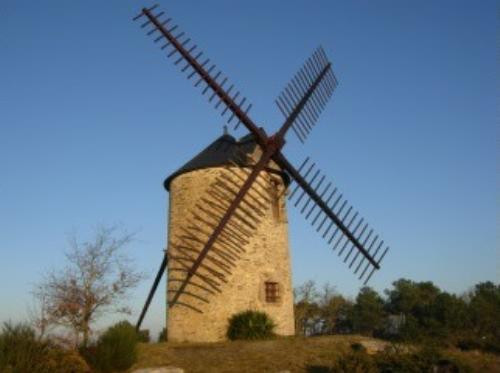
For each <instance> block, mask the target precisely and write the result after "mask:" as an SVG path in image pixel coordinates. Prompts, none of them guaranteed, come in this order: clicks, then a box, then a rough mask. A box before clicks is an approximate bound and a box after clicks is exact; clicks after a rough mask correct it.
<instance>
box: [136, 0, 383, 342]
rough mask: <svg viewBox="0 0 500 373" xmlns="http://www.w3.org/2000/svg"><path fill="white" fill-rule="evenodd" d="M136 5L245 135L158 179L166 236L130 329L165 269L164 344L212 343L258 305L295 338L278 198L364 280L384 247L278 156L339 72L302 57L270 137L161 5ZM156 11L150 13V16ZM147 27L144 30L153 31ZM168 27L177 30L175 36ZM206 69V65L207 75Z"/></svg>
mask: <svg viewBox="0 0 500 373" xmlns="http://www.w3.org/2000/svg"><path fill="white" fill-rule="evenodd" d="M156 7H157V6H153V7H151V8H143V9H142V11H141V13H140V14H139V15H138V16H136V17H135V20H138V19H141V18H142V19H145V22H144V23H142V25H141V27H143V28H145V27H150V29H149V31H148V32H147V34H148V35H153V37H154V42H155V43H157V42H160V41H161V42H162V43H161V44H162V45H161V49H162V50H163V49H167V48H168V49H167V57H169V58H170V57H174V56H175V58H174V59H175V65H179V64H181V71H182V72H185V73H186V74H187V78H188V79H191V78H193V77H196V83H195V84H194V85H195V87H198V86H200V84H202V87H203V89H202V94H203V95H205V94H206V93H208V95H207V96H208V97H209V99H208V100H209V102H212V101H214V99H215V108H216V109H219V107H220V106H222V109H221V110H222V112H221V114H222V116H224V115H225V114H226V113H229V114H228V116H229V118H228V120H227V122H228V123H231V122H232V121H233V120H234V121H235V122H236V125H235V127H234V130H237V129H238V126H239V125H240V124H243V126H244V127H246V129H247V130H248V132H249V135H247V136H246V137H244V138H242V139H240V140H239V141H237V140H236V139H235V138H233V137H231V136H229V135H224V136H222V137H221V138H219V139H217V140H216V141H215V142H214V143H213V144H211V145H210V146H209V147H207V148H206V149H205V150H204V151H202V152H201V153H200V154H199V155H198V156H196V157H195V158H194V159H192V160H191V161H190V162H188V163H187V164H185V165H184V166H183V167H182V168H181V169H180V170H178V171H177V172H175V173H173V174H172V175H171V176H170V177H169V178H167V180H166V181H165V187H166V188H167V190H169V191H170V222H169V243H168V250H167V251H166V253H165V255H164V257H163V261H162V263H161V265H160V268H159V270H158V273H157V275H156V278H155V280H154V283H153V286H152V288H151V291H150V293H149V295H148V298H147V300H146V304H145V305H144V308H143V310H142V312H141V315H140V317H139V320H138V322H137V325H136V327H137V328H140V325H141V323H142V320H143V318H144V315H145V313H146V312H147V309H148V307H149V304H150V302H151V299H152V297H153V295H154V293H155V291H156V288H157V287H158V284H159V282H160V279H161V277H162V275H163V273H165V269H166V268H167V265H168V281H167V282H168V284H167V287H168V289H167V291H168V297H167V298H168V309H169V311H168V313H169V317H168V327H169V339H172V340H185V341H215V340H219V339H222V338H224V335H225V331H226V327H227V320H228V318H229V317H230V316H231V315H233V314H234V313H236V312H239V311H243V310H247V309H249V308H250V309H252V308H253V309H257V310H264V311H266V312H267V313H268V314H269V315H270V316H271V317H272V318H273V319H274V322H275V323H276V324H277V330H276V331H277V333H278V334H282V335H289V334H293V332H294V326H293V308H292V305H293V299H292V289H291V279H290V277H291V274H290V255H289V247H288V239H287V222H286V211H285V203H284V195H285V189H287V188H288V187H289V184H291V183H294V186H293V190H291V192H290V193H288V200H289V201H291V202H294V206H295V207H298V208H299V209H300V212H301V213H302V214H303V215H304V216H305V219H306V220H308V221H309V222H310V223H311V225H312V226H313V227H314V228H315V230H316V232H318V233H319V234H320V235H321V236H322V238H323V239H324V240H325V241H326V242H327V244H328V246H329V247H330V249H331V250H332V252H335V253H337V254H338V256H339V257H341V258H342V259H343V261H344V263H346V264H347V265H348V266H349V268H352V270H353V272H354V274H358V273H359V279H360V280H361V279H363V280H364V283H365V284H366V283H367V282H368V281H369V280H370V278H371V277H372V275H373V274H374V273H375V271H376V270H378V269H380V263H381V261H382V259H383V258H384V257H385V255H386V254H387V252H388V250H389V247H388V246H386V245H384V241H383V240H381V239H380V237H379V235H378V234H375V233H374V230H373V229H372V228H371V227H369V225H368V223H366V222H365V220H364V218H362V217H360V216H359V214H358V212H357V211H356V210H355V209H354V208H353V206H351V205H350V204H349V203H348V201H347V199H345V198H344V195H343V194H342V193H340V192H339V191H338V188H337V187H335V186H334V185H333V183H332V182H326V181H325V178H326V176H325V175H322V172H321V170H319V169H317V168H316V163H314V162H312V163H310V162H309V158H306V159H305V161H304V162H303V163H302V164H301V166H300V167H298V168H295V167H294V165H293V164H292V163H291V162H290V161H289V160H288V158H287V157H286V156H285V154H284V153H283V149H284V146H285V143H286V141H287V134H288V133H289V131H290V130H291V131H293V132H294V133H295V135H296V136H297V138H298V140H299V141H300V142H302V143H303V142H304V141H305V140H306V139H307V137H308V135H309V134H310V132H311V131H312V129H313V127H314V126H315V124H316V122H317V120H318V118H319V114H320V113H321V111H322V110H323V109H324V107H325V105H326V103H327V102H328V100H329V98H330V97H331V96H332V94H333V91H334V90H335V88H336V87H337V84H338V82H337V79H336V77H335V75H334V74H333V71H332V65H331V63H330V61H329V60H328V58H327V56H326V54H325V52H324V51H323V49H322V48H318V49H317V50H316V51H315V52H314V53H313V54H312V56H311V57H310V58H309V59H308V60H307V61H306V62H305V63H304V65H303V66H302V67H301V69H300V70H299V71H298V73H297V74H296V75H295V76H294V78H293V79H292V80H291V82H290V83H289V84H288V85H287V86H286V88H285V89H284V90H283V92H282V93H281V95H280V96H279V97H278V99H277V100H276V105H277V106H278V109H279V110H280V111H281V113H282V114H283V116H284V118H285V119H284V122H283V124H282V125H281V126H280V127H279V130H278V131H277V132H276V133H274V134H273V135H268V134H267V133H266V132H265V131H264V130H263V129H262V128H260V127H259V126H257V125H256V124H255V122H254V121H253V120H252V119H251V118H250V117H249V115H248V112H249V110H250V108H251V106H252V105H250V104H248V103H247V102H246V101H247V100H246V98H245V97H243V98H242V97H240V92H239V91H236V90H234V91H236V93H235V92H234V91H233V88H234V85H229V83H228V82H227V80H228V79H227V78H226V77H224V75H223V74H222V72H221V71H217V70H216V69H215V67H216V65H215V64H212V63H210V59H208V58H205V57H202V55H203V52H198V51H197V50H196V49H197V45H192V44H191V39H190V38H188V37H186V36H185V34H184V32H179V31H178V30H177V31H175V30H176V29H177V25H173V26H172V25H171V24H170V22H171V18H167V19H166V20H163V19H161V17H163V16H164V15H165V12H163V11H161V12H159V13H156V14H153V10H154V9H156ZM155 12H156V11H155ZM151 26H152V27H151ZM174 31H175V34H174ZM214 70H215V71H214Z"/></svg>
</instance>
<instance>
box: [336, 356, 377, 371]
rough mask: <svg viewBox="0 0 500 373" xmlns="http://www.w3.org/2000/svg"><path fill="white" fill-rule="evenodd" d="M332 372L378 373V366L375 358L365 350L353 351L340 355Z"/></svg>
mask: <svg viewBox="0 0 500 373" xmlns="http://www.w3.org/2000/svg"><path fill="white" fill-rule="evenodd" d="M329 371H330V372H338V373H376V372H378V370H377V366H376V364H375V362H374V361H373V359H372V358H371V357H370V356H369V355H368V354H367V353H366V352H364V351H353V352H349V353H347V354H344V355H342V356H340V357H339V358H338V359H337V360H336V361H335V363H334V364H333V366H332V368H331V369H329Z"/></svg>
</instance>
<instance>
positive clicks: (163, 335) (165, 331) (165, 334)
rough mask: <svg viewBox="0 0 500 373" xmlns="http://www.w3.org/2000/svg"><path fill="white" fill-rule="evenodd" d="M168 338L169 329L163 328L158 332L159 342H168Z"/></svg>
mask: <svg viewBox="0 0 500 373" xmlns="http://www.w3.org/2000/svg"><path fill="white" fill-rule="evenodd" d="M167 340H168V329H167V328H163V329H162V330H161V332H160V334H158V342H166V341H167Z"/></svg>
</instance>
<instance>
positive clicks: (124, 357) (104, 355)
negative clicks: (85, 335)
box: [81, 321, 139, 373]
mask: <svg viewBox="0 0 500 373" xmlns="http://www.w3.org/2000/svg"><path fill="white" fill-rule="evenodd" d="M138 342H139V336H138V334H137V332H136V331H135V328H134V327H133V326H132V325H131V324H130V323H129V322H128V321H120V322H119V323H117V324H115V325H113V326H111V327H109V328H108V329H107V330H106V331H105V332H104V334H102V335H101V337H100V338H99V339H98V341H97V343H96V344H95V345H91V346H89V347H87V348H83V349H82V350H81V353H82V355H83V356H84V357H85V359H86V360H87V362H88V363H89V364H90V365H91V366H92V367H93V368H94V369H97V370H98V371H100V372H103V373H108V372H115V371H118V372H120V371H124V370H127V369H128V368H130V367H131V366H132V365H133V364H134V363H135V362H136V360H137V343H138Z"/></svg>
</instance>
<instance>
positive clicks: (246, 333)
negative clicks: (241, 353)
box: [227, 310, 275, 340]
mask: <svg viewBox="0 0 500 373" xmlns="http://www.w3.org/2000/svg"><path fill="white" fill-rule="evenodd" d="M274 327H275V325H274V323H273V321H272V320H271V318H270V317H269V316H268V315H267V314H266V313H265V312H260V311H250V310H249V311H245V312H241V313H237V314H235V315H233V316H232V317H231V318H230V319H229V327H228V329H227V337H228V338H229V339H230V340H236V339H267V338H271V337H273V336H274V333H273V331H274Z"/></svg>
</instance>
